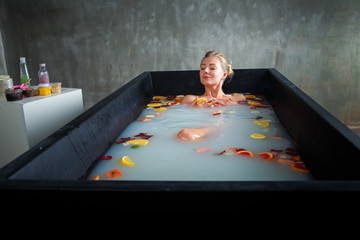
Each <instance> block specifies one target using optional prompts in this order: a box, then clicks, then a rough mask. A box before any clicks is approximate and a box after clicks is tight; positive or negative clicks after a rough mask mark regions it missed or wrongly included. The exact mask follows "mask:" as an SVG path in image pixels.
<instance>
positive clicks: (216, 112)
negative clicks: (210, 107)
mask: <svg viewBox="0 0 360 240" xmlns="http://www.w3.org/2000/svg"><path fill="white" fill-rule="evenodd" d="M221 113H222V111H221V110H219V111H215V112H213V113H212V115H214V116H216V115H220V114H221Z"/></svg>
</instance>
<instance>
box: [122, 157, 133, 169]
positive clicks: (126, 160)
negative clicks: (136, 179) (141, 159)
mask: <svg viewBox="0 0 360 240" xmlns="http://www.w3.org/2000/svg"><path fill="white" fill-rule="evenodd" d="M120 162H121V164H123V165H125V166H129V167H132V166H135V163H133V161H131V159H130V158H129V157H128V156H123V157H122V158H121V160H120Z"/></svg>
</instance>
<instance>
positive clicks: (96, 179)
mask: <svg viewBox="0 0 360 240" xmlns="http://www.w3.org/2000/svg"><path fill="white" fill-rule="evenodd" d="M99 179H100V176H99V175H96V177H94V178H92V179H91V180H95V181H98V180H99Z"/></svg>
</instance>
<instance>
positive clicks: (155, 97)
mask: <svg viewBox="0 0 360 240" xmlns="http://www.w3.org/2000/svg"><path fill="white" fill-rule="evenodd" d="M164 98H166V97H165V96H153V98H152V99H154V100H155V99H164Z"/></svg>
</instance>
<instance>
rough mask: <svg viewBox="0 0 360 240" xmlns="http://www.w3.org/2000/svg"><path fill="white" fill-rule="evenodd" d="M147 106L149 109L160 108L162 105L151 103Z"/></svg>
mask: <svg viewBox="0 0 360 240" xmlns="http://www.w3.org/2000/svg"><path fill="white" fill-rule="evenodd" d="M147 106H148V107H160V106H161V103H149V104H148V105H147Z"/></svg>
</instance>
